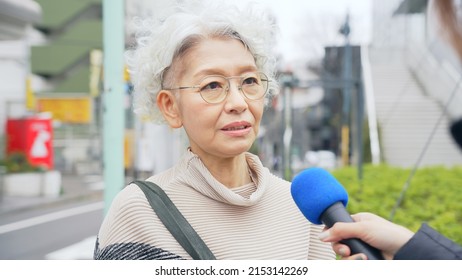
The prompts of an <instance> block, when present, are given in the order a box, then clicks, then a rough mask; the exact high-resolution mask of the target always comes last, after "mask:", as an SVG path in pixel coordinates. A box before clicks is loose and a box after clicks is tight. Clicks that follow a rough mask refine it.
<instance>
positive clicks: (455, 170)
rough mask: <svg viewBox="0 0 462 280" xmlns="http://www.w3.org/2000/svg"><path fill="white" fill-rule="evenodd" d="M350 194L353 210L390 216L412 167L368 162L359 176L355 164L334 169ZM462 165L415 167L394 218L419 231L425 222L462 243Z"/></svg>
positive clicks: (350, 208)
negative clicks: (416, 168) (360, 178)
mask: <svg viewBox="0 0 462 280" xmlns="http://www.w3.org/2000/svg"><path fill="white" fill-rule="evenodd" d="M332 174H333V175H334V176H335V177H336V178H337V180H338V181H339V182H340V183H341V184H342V185H343V186H344V187H345V189H346V190H347V192H348V194H349V202H348V205H347V209H348V211H349V212H350V213H357V212H373V213H376V214H378V215H380V216H382V217H384V218H387V219H389V218H390V215H391V212H392V210H393V207H394V206H395V204H396V202H397V200H398V198H399V196H400V194H401V192H402V190H403V188H404V186H405V183H406V181H407V179H408V177H409V175H410V174H411V169H405V168H398V167H391V166H387V165H380V166H372V165H365V166H364V171H363V179H362V181H361V182H360V181H359V180H358V175H357V170H356V168H353V167H347V168H341V169H337V170H335V171H333V172H332ZM461 188H462V167H461V166H457V167H452V168H447V167H443V166H434V167H425V168H421V169H419V170H417V171H416V173H415V174H414V176H413V178H412V180H411V182H410V185H409V187H408V189H407V191H406V192H405V196H404V199H403V201H402V203H401V205H400V207H399V208H397V211H396V213H395V216H394V218H393V222H395V223H398V224H401V225H403V226H405V227H407V228H409V229H411V230H413V231H417V230H418V229H419V227H420V224H421V223H422V222H427V223H428V224H429V225H430V226H432V227H433V228H435V229H436V230H438V231H439V232H441V233H442V234H444V235H445V236H447V237H448V238H450V239H452V240H454V241H455V242H457V243H459V244H462V203H461V201H462V191H461Z"/></svg>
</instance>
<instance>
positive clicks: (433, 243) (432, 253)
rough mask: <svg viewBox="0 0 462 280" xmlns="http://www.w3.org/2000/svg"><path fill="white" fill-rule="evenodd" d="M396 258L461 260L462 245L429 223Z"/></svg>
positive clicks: (421, 228) (422, 227)
mask: <svg viewBox="0 0 462 280" xmlns="http://www.w3.org/2000/svg"><path fill="white" fill-rule="evenodd" d="M394 259H395V260H461V259H462V247H461V246H460V245H458V244H456V243H455V242H453V241H451V240H450V239H448V238H446V237H444V236H443V235H441V234H440V233H438V232H437V231H436V230H434V229H432V228H431V227H429V226H428V225H427V224H422V226H421V227H420V229H419V231H417V232H416V234H415V235H414V236H413V237H412V238H411V239H410V240H409V241H408V242H407V243H406V244H404V246H403V247H402V248H401V249H400V250H399V251H398V252H397V253H396V254H395V258H394Z"/></svg>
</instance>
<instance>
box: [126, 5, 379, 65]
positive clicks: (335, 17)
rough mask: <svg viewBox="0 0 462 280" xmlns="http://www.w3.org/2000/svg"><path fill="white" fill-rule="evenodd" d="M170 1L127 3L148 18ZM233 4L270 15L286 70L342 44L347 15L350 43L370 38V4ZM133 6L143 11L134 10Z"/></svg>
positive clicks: (361, 41)
mask: <svg viewBox="0 0 462 280" xmlns="http://www.w3.org/2000/svg"><path fill="white" fill-rule="evenodd" d="M173 1H175V0H158V1H152V0H130V1H129V3H131V5H128V7H129V8H130V7H131V8H132V9H133V10H134V11H137V13H140V12H141V13H148V14H149V10H151V11H155V10H156V9H162V7H165V5H168V3H169V2H170V3H171V2H173ZM184 1H187V0H184ZM232 1H233V3H236V4H237V5H239V2H258V3H261V4H262V5H264V6H267V7H268V8H270V10H272V11H273V13H274V15H275V16H276V18H277V21H278V25H279V27H280V31H281V34H280V35H281V37H280V40H279V41H278V46H277V49H278V50H279V52H280V53H281V55H282V57H283V61H284V63H285V64H286V65H289V66H290V65H291V64H294V63H296V62H298V63H302V62H303V63H305V62H306V61H308V60H312V59H316V58H321V57H322V56H323V55H324V51H323V48H324V46H326V45H341V44H343V43H344V38H343V37H342V36H341V35H340V34H339V33H338V30H339V28H340V26H341V25H342V24H343V23H344V21H345V17H346V14H347V12H349V13H350V25H351V38H350V39H351V43H352V44H361V43H367V42H369V40H370V38H371V29H372V26H371V14H372V6H371V5H372V0H232ZM386 1H388V0H386ZM140 5H141V6H140ZM136 6H139V7H144V8H135V7H136ZM146 7H149V8H148V9H146ZM129 13H130V12H129ZM139 16H143V15H139Z"/></svg>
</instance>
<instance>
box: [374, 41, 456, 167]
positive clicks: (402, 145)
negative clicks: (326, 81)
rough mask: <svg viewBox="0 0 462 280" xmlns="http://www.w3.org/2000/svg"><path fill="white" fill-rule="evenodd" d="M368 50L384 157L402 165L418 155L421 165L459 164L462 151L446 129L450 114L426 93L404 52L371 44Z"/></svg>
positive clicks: (407, 164)
mask: <svg viewBox="0 0 462 280" xmlns="http://www.w3.org/2000/svg"><path fill="white" fill-rule="evenodd" d="M369 54H370V65H371V76H372V82H373V91H374V96H375V106H376V110H377V121H378V126H379V131H380V135H381V148H382V155H383V160H384V161H385V162H386V163H388V164H390V165H394V166H402V167H412V166H414V165H415V164H416V163H417V162H418V161H419V159H420V158H421V162H420V166H429V165H446V166H452V165H456V164H462V151H461V150H460V149H458V147H457V146H456V145H455V143H454V141H453V140H452V138H451V135H450V133H449V130H448V128H449V123H450V120H449V116H447V115H446V114H445V113H443V112H444V110H443V108H442V106H441V103H440V102H438V101H437V100H435V99H434V98H432V97H431V96H429V95H428V94H426V89H425V87H424V86H423V85H422V83H420V82H419V80H418V78H417V77H416V76H415V75H414V74H413V73H412V71H410V69H409V68H408V67H407V64H406V62H405V57H404V55H403V52H402V51H400V50H393V49H390V48H388V49H374V48H371V49H370V50H369ZM434 83H438V79H435V81H434ZM439 119H441V121H440V122H439V125H438V126H437V127H436V124H437V122H438V121H439ZM435 127H436V129H435ZM432 134H433V136H431V135H432ZM430 137H432V139H431V141H430V140H429V139H430ZM429 141H430V142H429ZM427 143H429V144H428V145H427Z"/></svg>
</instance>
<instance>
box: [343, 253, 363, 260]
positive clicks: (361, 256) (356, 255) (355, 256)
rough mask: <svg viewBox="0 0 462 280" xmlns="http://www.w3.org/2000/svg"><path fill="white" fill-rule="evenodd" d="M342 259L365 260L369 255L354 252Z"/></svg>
mask: <svg viewBox="0 0 462 280" xmlns="http://www.w3.org/2000/svg"><path fill="white" fill-rule="evenodd" d="M342 260H353V261H364V260H367V256H366V255H364V254H354V255H351V256H349V257H346V258H343V257H342Z"/></svg>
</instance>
